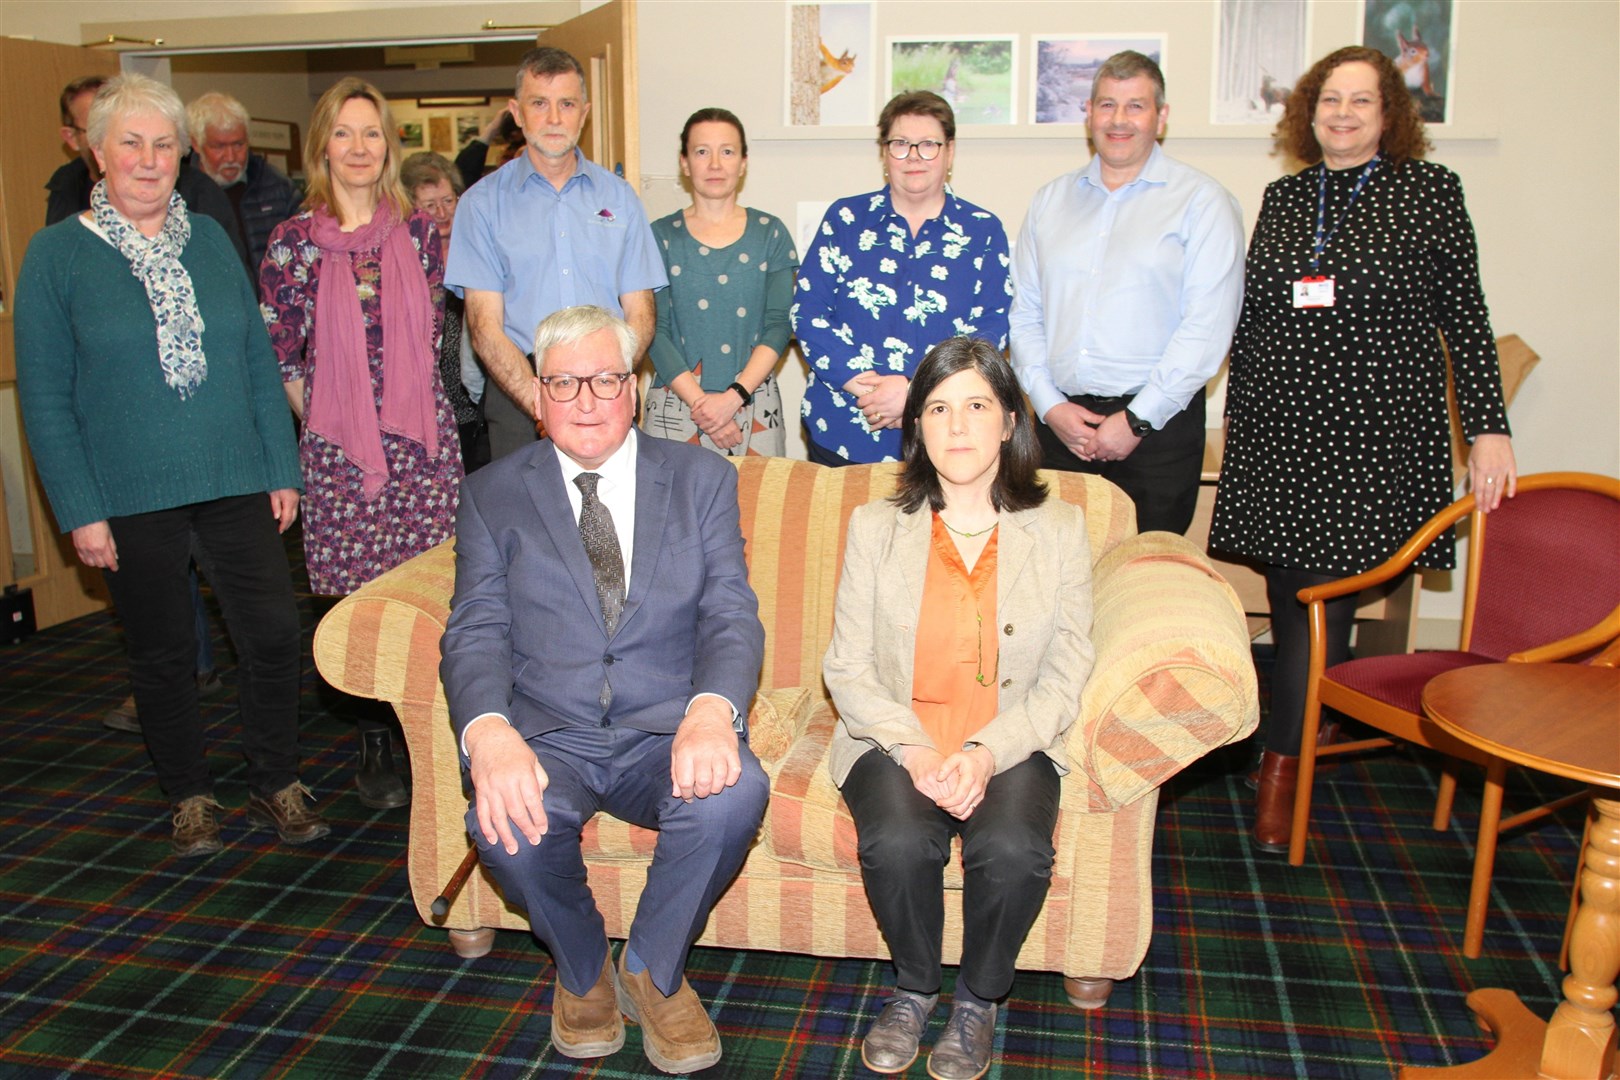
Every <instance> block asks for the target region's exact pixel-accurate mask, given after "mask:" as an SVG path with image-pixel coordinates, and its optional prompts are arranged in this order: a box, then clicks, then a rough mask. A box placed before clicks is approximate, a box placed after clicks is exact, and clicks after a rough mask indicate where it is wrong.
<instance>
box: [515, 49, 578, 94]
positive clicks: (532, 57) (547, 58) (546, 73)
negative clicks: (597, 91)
mask: <svg viewBox="0 0 1620 1080" xmlns="http://www.w3.org/2000/svg"><path fill="white" fill-rule="evenodd" d="M569 72H572V73H574V74H575V75H578V76H579V87H580V96H581V97H583V98H584V99H585V100H586V101H589V100H590V98H591V88H590V85H589V84H588V83H586V81H585V69H584V68H582V67H580V66H579V61H578V60H575V59H574V54H573V53H571V52H568V51H567V50H566V49H557V48H553V47H552V46H550V45H542V46H540V47H539V48H537V49H530V50H529V51H528V52H526V53H524V54H523V58H522V59H521V60H519V61H518V69H517V81H516V83H515V85H514V86H513V88H512V96H513V97H521V96H522V95H523V76H525V75H533V76H534V77H535V78H537V79H549V78H552V77H554V76H557V75H567V74H568V73H569Z"/></svg>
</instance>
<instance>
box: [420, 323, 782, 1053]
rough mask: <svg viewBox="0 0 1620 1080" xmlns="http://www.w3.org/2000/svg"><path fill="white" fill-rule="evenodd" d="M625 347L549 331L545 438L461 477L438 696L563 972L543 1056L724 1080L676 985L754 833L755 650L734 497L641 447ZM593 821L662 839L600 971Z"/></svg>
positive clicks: (709, 468)
mask: <svg viewBox="0 0 1620 1080" xmlns="http://www.w3.org/2000/svg"><path fill="white" fill-rule="evenodd" d="M636 351H637V344H636V339H635V333H634V331H632V330H631V329H630V326H629V324H627V323H625V322H624V321H623V320H621V319H619V318H616V317H615V316H613V315H611V314H610V313H608V312H607V311H604V310H603V309H601V308H597V307H574V308H566V309H564V310H562V311H559V312H557V313H555V314H553V315H551V316H550V317H548V318H547V319H546V320H545V321H544V322H542V323H541V324H540V327H539V330H538V331H537V332H536V335H535V346H534V354H535V357H536V358H537V360H538V365H537V366H538V368H539V371H540V375H539V377H538V378H537V379H535V381H534V393H535V395H536V402H535V405H536V409H537V412H538V413H539V416H540V418H541V420H542V421H543V422H544V423H545V430H546V432H547V435H548V437H547V438H546V439H545V440H543V441H541V442H538V443H535V444H534V445H533V446H530V447H527V448H525V449H523V450H521V451H518V452H517V453H514V454H511V455H509V456H507V457H505V458H502V459H500V460H498V461H496V462H495V463H494V464H492V465H488V466H486V467H485V468H483V469H481V470H479V471H478V472H477V473H475V474H473V475H472V476H469V477H468V478H467V480H466V482H465V485H464V486H463V488H462V494H461V509H460V513H459V515H458V517H457V521H456V588H455V598H454V600H453V602H452V605H451V610H450V621H449V626H448V629H446V631H445V634H444V643H443V654H444V659H443V662H442V664H441V666H440V673H441V675H442V677H443V679H444V688H445V696H446V697H447V699H448V700H449V703H450V717H451V720H452V722H453V723H454V725H455V728H456V731H457V735H458V738H459V739H460V741H461V747H462V752H463V754H464V758H463V764H464V766H465V767H466V768H467V770H468V772H469V774H470V776H471V780H472V785H473V794H474V798H473V804H472V806H471V807H470V808H469V809H468V811H467V831H468V833H469V834H470V835H471V836H472V838H473V841H474V842H475V843H476V844H477V845H478V848H479V853H480V857H481V858H482V860H483V862H484V865H485V866H487V867H488V868H489V870H490V872H491V873H492V874H493V875H494V877H495V879H496V881H497V882H499V884H500V886H501V890H502V892H504V893H505V895H506V898H507V899H508V900H510V901H511V902H513V903H515V904H517V905H518V906H520V907H522V908H523V909H524V910H525V911H526V912H527V913H528V917H529V923H530V925H531V927H532V928H533V930H534V933H535V936H536V937H538V938H539V939H540V940H541V941H542V942H543V943H544V944H545V945H546V947H547V948H548V949H550V951H551V955H552V957H553V959H554V960H555V961H556V965H557V987H556V993H555V995H554V998H553V1002H552V1025H551V1030H552V1042H553V1044H554V1045H555V1046H556V1047H557V1049H558V1051H559V1052H560V1053H562V1054H565V1055H567V1056H569V1057H575V1058H590V1057H603V1056H606V1055H608V1054H611V1053H613V1052H614V1051H616V1050H618V1049H619V1048H620V1047H621V1046H622V1045H623V1044H624V1024H623V1021H622V1020H621V1019H620V1012H621V1010H622V1011H623V1013H624V1014H625V1015H626V1016H629V1017H630V1018H631V1019H633V1020H636V1021H638V1022H639V1023H641V1024H642V1026H643V1029H644V1032H643V1034H644V1039H643V1043H644V1046H645V1049H646V1053H647V1057H648V1058H649V1060H651V1061H652V1063H653V1064H654V1065H656V1066H657V1067H658V1068H660V1069H663V1070H665V1071H666V1072H683V1073H684V1072H692V1071H695V1070H697V1069H701V1068H707V1067H708V1066H710V1065H713V1064H714V1063H715V1062H716V1061H718V1060H719V1059H720V1040H719V1036H718V1034H717V1033H716V1032H715V1030H714V1025H713V1024H712V1023H710V1021H709V1018H708V1014H707V1012H706V1011H705V1010H704V1008H703V1005H702V1003H701V1002H700V1001H699V1000H698V998H697V995H696V994H695V993H693V991H692V988H691V986H690V985H689V984H688V983H687V981H686V979H685V976H684V975H683V974H682V971H683V969H684V967H685V964H686V955H687V950H688V949H689V948H690V947H691V944H692V941H693V939H695V938H696V937H697V935H698V933H699V932H700V931H701V930H702V927H703V923H704V921H705V920H706V919H707V918H708V915H709V911H710V909H711V908H712V907H713V905H714V902H715V900H716V899H717V898H718V897H719V895H720V893H721V892H722V891H723V890H724V889H725V887H726V885H727V884H728V883H729V882H730V881H731V879H732V878H733V877H734V876H735V875H736V873H737V870H738V868H739V867H740V866H741V865H742V860H743V856H744V855H745V854H746V853H747V850H748V846H749V844H750V843H751V842H752V841H753V839H754V836H755V833H756V832H757V830H758V828H759V822H760V819H761V817H762V816H763V815H764V812H765V803H766V800H767V797H768V795H769V781H768V780H767V779H766V777H765V773H764V770H763V769H761V768H760V765H759V760H758V759H757V758H755V757H754V755H753V753H752V752H751V751H750V750H749V748H748V744H747V738H746V736H747V733H746V728H745V725H744V719H745V717H746V715H747V710H748V705H749V702H750V700H751V699H752V698H753V696H754V691H755V690H756V689H757V686H758V680H759V672H760V665H761V663H762V661H763V658H764V645H765V631H764V628H763V627H762V626H761V625H760V622H759V614H758V606H759V605H758V601H757V600H756V598H755V596H754V592H753V590H752V589H751V588H750V587H749V584H748V577H747V568H746V567H745V566H744V563H743V539H742V532H741V528H740V525H739V518H738V505H737V474H736V471H735V470H734V469H733V468H732V467H731V466H730V465H729V464H727V463H726V461H725V460H724V459H723V458H721V457H719V456H717V455H715V454H712V453H709V452H708V451H706V450H703V449H701V448H699V447H695V446H687V445H684V444H678V443H673V442H667V441H664V440H661V439H653V438H646V437H643V436H640V435H638V434H637V433H636V432H635V431H634V430H633V429H632V419H633V413H634V411H635V389H634V376H633V375H631V373H630V369H631V364H632V362H633V360H634V357H635V355H636ZM599 810H602V811H606V812H608V813H610V814H612V815H613V816H615V817H618V818H621V819H623V820H625V821H629V822H632V823H634V824H636V825H641V826H644V827H647V828H651V829H657V830H658V833H659V837H658V845H657V848H656V849H655V852H654V855H653V862H652V866H651V868H650V869H649V871H648V874H647V884H646V888H645V889H644V891H643V892H642V894H641V900H640V903H639V905H638V906H637V909H636V916H635V920H634V922H633V923H632V924H631V927H630V936H629V940H628V941H627V942H626V944H625V948H624V950H623V952H622V953H621V955H620V957H619V962H618V964H617V965H615V964H613V963H612V960H611V953H610V951H609V948H608V941H607V938H606V936H605V934H604V931H603V922H602V917H601V914H600V913H599V912H598V911H597V908H596V903H595V901H594V899H593V898H592V896H591V892H590V889H589V887H588V886H587V884H586V881H585V864H584V861H583V859H582V857H581V855H580V847H579V837H580V830H581V829H583V828H584V826H585V824H586V822H588V821H589V820H590V819H591V817H592V815H594V814H595V813H596V812H597V811H599Z"/></svg>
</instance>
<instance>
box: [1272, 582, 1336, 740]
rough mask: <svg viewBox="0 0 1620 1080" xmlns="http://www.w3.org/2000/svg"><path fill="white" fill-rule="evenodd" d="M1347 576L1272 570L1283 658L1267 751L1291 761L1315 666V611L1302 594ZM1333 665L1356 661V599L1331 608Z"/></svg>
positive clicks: (1276, 672)
mask: <svg viewBox="0 0 1620 1080" xmlns="http://www.w3.org/2000/svg"><path fill="white" fill-rule="evenodd" d="M1346 576H1348V575H1345V574H1321V573H1317V572H1315V571H1312V570H1295V569H1292V568H1290V567H1286V566H1268V567H1266V599H1267V600H1268V601H1269V602H1270V603H1271V640H1272V641H1273V643H1274V644H1275V646H1276V650H1277V653H1276V655H1277V659H1276V664H1275V666H1274V667H1273V669H1272V673H1271V717H1270V719H1269V720H1267V722H1266V749H1267V750H1270V751H1271V752H1272V753H1274V754H1283V755H1285V756H1287V757H1297V756H1298V755H1299V741H1300V739H1301V737H1302V736H1303V733H1304V727H1305V689H1306V683H1307V681H1308V680H1307V676H1308V675H1309V673H1310V663H1311V624H1310V617H1309V614H1308V612H1309V610H1310V609H1308V608H1307V607H1306V606H1305V605H1304V604H1302V603H1300V602H1299V590H1301V589H1309V588H1312V587H1313V586H1316V585H1326V584H1327V583H1328V582H1330V581H1338V580H1339V579H1340V578H1343V577H1346ZM1324 607H1325V609H1326V615H1327V666H1328V667H1332V666H1333V665H1334V664H1342V663H1344V662H1345V661H1346V660H1348V659H1350V631H1351V629H1352V628H1353V627H1354V626H1355V621H1356V597H1355V595H1354V594H1352V595H1350V596H1341V597H1339V598H1338V599H1337V600H1329V601H1328V602H1327V603H1326V604H1325V605H1324Z"/></svg>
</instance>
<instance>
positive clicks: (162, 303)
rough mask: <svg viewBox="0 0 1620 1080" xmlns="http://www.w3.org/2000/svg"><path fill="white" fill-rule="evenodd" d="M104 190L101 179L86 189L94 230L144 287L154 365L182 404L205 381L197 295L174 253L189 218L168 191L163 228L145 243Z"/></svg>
mask: <svg viewBox="0 0 1620 1080" xmlns="http://www.w3.org/2000/svg"><path fill="white" fill-rule="evenodd" d="M106 189H107V181H105V180H99V181H97V182H96V186H95V187H93V188H91V189H90V212H91V214H93V215H94V216H95V221H96V228H98V229H100V230H101V231H102V233H103V234H104V235H105V236H106V237H107V239H108V241H110V242H111V243H112V246H113V247H115V248H117V249H118V253H119V254H120V255H122V256H123V257H124V258H126V259H128V260H129V268H130V270H131V271H132V272H133V273H134V275H135V277H136V278H137V279H138V280H139V281H140V283H141V285H142V286H144V287H145V289H146V299H147V302H148V303H150V304H151V305H152V315H153V317H154V318H155V319H157V347H158V363H159V364H160V365H162V367H163V381H164V382H166V383H168V384H169V387H170V388H171V389H173V390H177V391H179V393H180V397H181V399H182V400H184V399H185V398H187V397H190V396H191V395H192V394H194V393H196V392H197V387H199V386H201V385H202V383H203V380H204V379H206V378H208V359H207V357H205V356H203V349H202V334H203V329H204V328H203V319H202V313H201V312H199V311H198V310H197V292H196V290H195V289H193V288H192V286H191V274H190V273H189V272H187V270H186V268H185V267H184V266H182V265H181V264H180V253H181V252H182V251H184V250H185V247H186V243H187V241H189V240H190V239H191V216H190V215H189V214H188V213H187V212H186V203H185V200H184V199H182V198H180V193H179V192H177V191H174V192H170V193H169V215H168V217H166V218H164V220H163V229H162V231H160V232H159V233H158V234H157V235H156V236H154V237H151V238H150V239H148V238H147V237H145V236H143V235H142V234H141V231H140V230H139V229H137V228H136V227H135V224H134V223H133V222H132V221H130V220H129V219H128V218H126V217H125V216H124V215H123V214H120V213H119V212H118V211H117V210H115V209H114V208H113V205H112V203H111V202H109V201H108V200H107V190H106Z"/></svg>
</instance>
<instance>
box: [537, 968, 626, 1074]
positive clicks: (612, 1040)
mask: <svg viewBox="0 0 1620 1080" xmlns="http://www.w3.org/2000/svg"><path fill="white" fill-rule="evenodd" d="M551 1045H552V1046H555V1047H556V1048H557V1053H559V1054H562V1055H563V1056H564V1057H571V1058H599V1057H607V1056H608V1055H609V1054H612V1053H616V1052H617V1051H618V1049H619V1048H620V1047H622V1046H623V1045H624V1021H623V1020H622V1019H621V1018H620V1017H619V1001H618V997H617V996H616V995H615V994H614V991H613V953H612V951H611V950H609V952H608V954H607V955H606V956H604V957H603V958H602V974H601V976H600V977H598V978H597V980H596V985H595V986H593V987H591V988H590V989H589V990H587V991H585V996H584V997H580V996H578V995H576V994H573V993H570V992H569V990H568V988H567V987H565V986H564V985H563V984H562V980H561V979H558V980H557V987H556V990H555V992H554V993H553V994H552V996H551Z"/></svg>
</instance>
